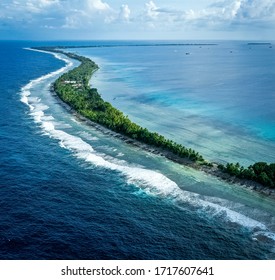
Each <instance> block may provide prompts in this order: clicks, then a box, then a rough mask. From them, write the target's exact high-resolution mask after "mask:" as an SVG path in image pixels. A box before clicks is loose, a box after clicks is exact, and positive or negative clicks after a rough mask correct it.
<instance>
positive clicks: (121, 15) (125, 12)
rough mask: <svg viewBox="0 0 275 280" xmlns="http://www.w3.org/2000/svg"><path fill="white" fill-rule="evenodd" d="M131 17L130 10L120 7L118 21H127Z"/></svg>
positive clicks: (125, 6)
mask: <svg viewBox="0 0 275 280" xmlns="http://www.w3.org/2000/svg"><path fill="white" fill-rule="evenodd" d="M130 15H131V10H130V8H129V6H128V5H124V4H123V5H121V7H120V13H119V19H121V20H122V21H129V20H130Z"/></svg>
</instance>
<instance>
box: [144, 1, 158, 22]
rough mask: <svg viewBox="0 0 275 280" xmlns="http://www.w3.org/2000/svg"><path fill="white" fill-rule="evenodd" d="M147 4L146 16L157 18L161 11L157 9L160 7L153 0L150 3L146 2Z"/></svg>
mask: <svg viewBox="0 0 275 280" xmlns="http://www.w3.org/2000/svg"><path fill="white" fill-rule="evenodd" d="M145 6H146V16H147V17H148V18H149V19H153V20H155V19H157V17H158V15H159V12H158V11H157V10H158V7H157V6H156V4H155V3H154V2H153V1H150V2H149V3H146V4H145Z"/></svg>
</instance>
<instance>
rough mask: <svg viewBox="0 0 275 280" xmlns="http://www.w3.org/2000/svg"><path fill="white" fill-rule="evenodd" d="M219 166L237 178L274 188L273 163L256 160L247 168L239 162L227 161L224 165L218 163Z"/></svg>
mask: <svg viewBox="0 0 275 280" xmlns="http://www.w3.org/2000/svg"><path fill="white" fill-rule="evenodd" d="M219 168H220V169H221V170H222V171H224V172H226V173H228V174H230V175H232V176H236V177H237V178H240V179H247V180H252V181H255V182H258V183H260V184H262V185H263V186H268V187H271V188H275V163H271V164H268V163H266V162H256V163H255V164H253V165H250V166H249V167H248V168H244V167H243V166H241V165H240V164H239V163H236V164H234V163H227V164H226V166H223V165H219Z"/></svg>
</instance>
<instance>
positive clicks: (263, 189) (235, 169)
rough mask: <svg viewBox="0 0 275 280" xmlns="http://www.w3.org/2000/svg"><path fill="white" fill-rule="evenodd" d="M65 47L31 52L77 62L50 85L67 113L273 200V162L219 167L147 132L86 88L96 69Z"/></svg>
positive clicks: (134, 143)
mask: <svg viewBox="0 0 275 280" xmlns="http://www.w3.org/2000/svg"><path fill="white" fill-rule="evenodd" d="M65 48H68V47H36V48H33V49H35V50H40V51H41V50H42V51H47V52H54V53H60V54H63V55H66V56H67V57H69V58H71V59H74V60H78V61H79V62H80V65H79V66H78V67H76V68H74V69H72V70H70V71H68V72H66V73H64V74H63V75H61V76H60V77H59V78H58V79H57V80H56V81H55V82H54V83H53V85H52V90H53V92H54V94H56V95H57V96H58V97H59V98H60V100H61V101H62V102H64V103H65V104H67V106H69V107H68V108H69V109H70V110H71V111H73V112H75V113H76V114H78V116H80V117H81V118H83V117H84V118H85V119H86V120H89V122H90V124H98V125H100V126H103V127H105V128H107V129H108V130H111V131H113V132H115V133H117V136H118V137H120V138H122V139H124V141H125V142H127V143H129V144H132V145H135V146H138V147H141V148H143V149H145V150H148V151H151V152H153V153H156V154H159V155H162V156H165V157H166V158H167V159H169V160H172V161H174V162H177V163H180V164H184V165H186V166H190V167H192V168H195V169H198V170H202V171H204V172H206V173H208V174H211V175H214V176H217V177H219V178H221V179H223V180H226V181H228V182H232V183H237V184H240V185H243V186H246V187H249V188H250V189H252V190H256V191H258V192H260V193H263V194H265V195H270V196H272V197H273V198H275V163H271V164H268V163H266V162H256V163H255V164H253V165H250V166H249V167H248V168H245V167H243V166H241V165H240V164H239V163H227V164H226V165H223V164H218V163H214V162H209V161H207V160H205V159H204V158H203V156H202V155H200V154H199V153H198V152H196V151H195V150H193V149H190V148H186V147H184V146H183V145H181V144H178V143H176V142H174V141H173V140H170V139H166V138H165V137H164V136H162V135H160V134H158V133H156V132H150V131H148V129H146V128H143V127H141V126H139V125H138V124H136V123H134V122H132V121H131V120H130V119H129V118H128V116H125V115H124V114H123V113H122V112H121V111H119V110H118V109H116V108H114V107H113V106H112V105H111V104H110V103H109V102H106V101H104V100H103V99H102V97H101V96H100V94H99V93H98V91H97V89H96V88H91V87H90V85H89V81H90V79H91V77H92V75H93V73H94V72H96V71H97V70H98V69H99V67H98V65H97V64H96V63H95V62H93V61H92V60H91V59H89V58H87V57H83V56H80V55H77V54H75V53H70V52H65V51H63V50H61V49H65ZM70 48H71V46H70ZM75 48H76V47H75ZM98 128H99V129H100V127H98Z"/></svg>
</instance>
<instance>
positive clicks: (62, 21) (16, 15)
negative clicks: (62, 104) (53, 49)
mask: <svg viewBox="0 0 275 280" xmlns="http://www.w3.org/2000/svg"><path fill="white" fill-rule="evenodd" d="M211 1H212V4H209V6H204V7H202V6H200V5H199V4H198V3H197V2H196V4H194V6H192V5H193V4H189V5H188V7H189V9H186V8H185V7H186V5H185V4H184V3H185V1H182V2H181V1H170V2H169V1H166V2H165V1H163V0H144V2H143V1H142V2H140V1H138V2H135V3H133V2H131V1H128V3H127V2H126V3H124V4H121V1H118V0H1V2H0V24H1V26H2V29H3V28H6V29H7V30H8V28H9V27H13V28H17V29H18V30H21V29H23V28H24V29H30V30H33V32H35V30H36V29H39V28H42V29H43V28H44V29H47V30H55V31H56V33H57V32H58V31H59V32H68V33H69V31H70V30H72V31H75V32H76V30H79V32H83V31H87V30H88V31H91V30H95V29H96V30H97V31H98V32H101V31H102V32H103V31H104V32H106V34H107V33H108V34H111V32H113V31H116V32H117V33H119V32H125V34H126V32H128V34H131V33H132V34H133V33H134V32H143V31H144V32H148V34H149V32H150V31H152V30H153V31H154V34H156V33H158V34H168V35H169V34H170V33H169V32H171V31H172V32H174V33H175V34H176V33H177V34H180V32H182V30H194V31H197V30H201V31H203V30H208V31H209V30H221V31H222V30H229V29H231V30H234V29H242V28H244V29H245V28H246V29H253V28H257V27H258V28H262V30H263V29H264V28H265V29H269V30H271V29H272V28H275V0H209V3H211ZM203 2H204V3H205V2H206V1H203ZM126 23H127V24H126ZM165 32H166V33H165ZM76 33H77V32H76ZM148 36H149V35H148Z"/></svg>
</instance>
